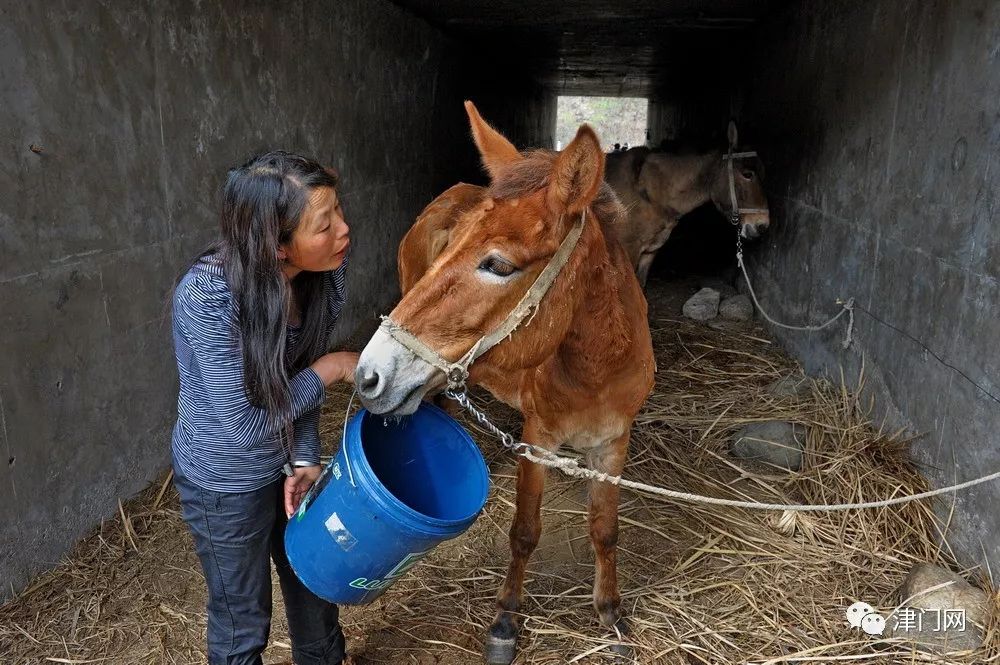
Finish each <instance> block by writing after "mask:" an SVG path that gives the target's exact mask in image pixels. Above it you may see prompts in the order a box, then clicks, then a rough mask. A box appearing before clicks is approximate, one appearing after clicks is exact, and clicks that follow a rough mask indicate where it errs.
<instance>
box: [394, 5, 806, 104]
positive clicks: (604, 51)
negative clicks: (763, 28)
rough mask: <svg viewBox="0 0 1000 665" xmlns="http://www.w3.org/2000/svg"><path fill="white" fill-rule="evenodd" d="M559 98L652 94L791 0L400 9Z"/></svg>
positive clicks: (729, 48) (707, 61) (706, 63)
mask: <svg viewBox="0 0 1000 665" xmlns="http://www.w3.org/2000/svg"><path fill="white" fill-rule="evenodd" d="M394 1H395V2H396V4H398V5H400V6H402V7H404V8H405V9H407V10H409V11H411V12H413V13H414V14H417V15H418V16H421V17H423V18H425V19H426V20H428V21H429V22H430V23H432V24H434V25H436V26H438V27H439V28H441V29H442V30H443V31H444V32H446V33H447V34H449V35H450V36H452V37H453V38H455V39H457V40H460V41H462V42H465V43H466V44H467V45H469V46H471V47H472V48H474V49H476V50H479V51H480V52H481V53H482V54H483V56H484V57H486V58H488V59H490V60H494V61H499V60H503V61H504V62H508V63H510V65H511V66H518V67H523V68H526V69H528V70H529V71H531V72H532V74H533V75H534V76H535V78H537V79H538V81H539V82H540V83H542V84H544V85H546V86H549V87H551V88H553V89H555V90H556V91H557V92H558V93H560V94H592V95H612V96H614V95H618V96H633V95H634V96H649V95H651V94H653V95H655V94H656V92H657V90H658V89H662V88H665V87H667V86H669V85H670V84H671V83H672V82H673V81H675V80H676V79H677V78H684V77H685V76H686V73H687V72H689V71H690V70H691V69H692V68H699V67H701V68H702V69H705V68H706V67H707V68H711V67H712V66H713V65H712V64H711V63H714V62H717V61H718V60H719V58H721V57H725V56H724V54H727V53H730V54H731V53H734V52H736V51H737V50H738V45H739V43H740V41H741V39H742V38H743V37H745V36H746V35H747V34H748V32H749V31H750V30H751V29H752V28H753V25H754V23H755V22H756V21H758V20H760V19H761V18H762V17H764V16H766V15H767V14H769V13H770V12H772V11H774V10H775V9H776V8H777V7H778V6H780V5H783V4H785V2H786V0H394Z"/></svg>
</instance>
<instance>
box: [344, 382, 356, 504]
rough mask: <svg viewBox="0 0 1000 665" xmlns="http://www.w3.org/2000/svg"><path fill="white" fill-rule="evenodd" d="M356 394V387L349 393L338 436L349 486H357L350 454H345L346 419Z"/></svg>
mask: <svg viewBox="0 0 1000 665" xmlns="http://www.w3.org/2000/svg"><path fill="white" fill-rule="evenodd" d="M357 394H358V389H357V387H355V388H354V392H352V393H351V399H350V400H348V402H347V412H346V413H344V433H343V434H342V435H341V437H340V447H341V448H344V449H345V450H344V464H345V465H346V466H347V478H348V479H349V480H350V481H351V487H357V484H356V483H355V482H354V471H353V470H352V469H351V456H350V455H348V454H347V450H346V448H347V419H348V417H349V416H350V415H351V406H353V405H354V396H355V395H357Z"/></svg>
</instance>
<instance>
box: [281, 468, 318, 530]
mask: <svg viewBox="0 0 1000 665" xmlns="http://www.w3.org/2000/svg"><path fill="white" fill-rule="evenodd" d="M322 471H323V469H322V468H321V467H320V465H319V464H316V465H313V466H297V467H295V468H294V469H293V474H294V475H292V476H289V477H288V478H285V514H286V515H287V516H288V518H289V519H291V518H292V515H294V514H295V511H296V510H298V509H299V504H301V503H302V497H304V496H305V495H306V492H308V491H309V488H310V487H312V486H313V483H315V482H316V480H317V479H318V478H319V474H320V473H321V472H322Z"/></svg>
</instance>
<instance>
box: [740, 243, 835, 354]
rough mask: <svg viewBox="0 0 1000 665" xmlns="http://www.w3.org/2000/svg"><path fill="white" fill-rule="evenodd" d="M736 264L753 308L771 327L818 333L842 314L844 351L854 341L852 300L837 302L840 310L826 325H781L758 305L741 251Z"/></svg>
mask: <svg viewBox="0 0 1000 665" xmlns="http://www.w3.org/2000/svg"><path fill="white" fill-rule="evenodd" d="M736 263H737V264H738V265H739V267H740V271H741V272H742V273H743V279H744V280H746V283H747V289H748V290H749V291H750V298H751V299H752V300H753V304H754V306H755V307H756V308H757V311H758V312H760V314H761V316H763V317H764V318H765V319H767V321H768V322H769V323H771V324H772V325H775V326H778V327H779V328H785V329H786V330H801V331H804V332H818V331H820V330H823V329H825V328H829V327H830V326H832V325H833V324H834V323H836V322H837V321H838V320H839V319H840V317H842V316H843V315H844V314H847V315H848V321H847V334H846V336H845V337H844V342H843V347H844V348H845V349H846V348H848V347H849V346H850V345H851V342H853V341H854V298H848V299H847V302H843V303H842V301H840V300H838V301H837V302H838V303H842V306H841V310H840V311H839V312H838V313H837V314H836V315H835V316H834V317H833V318H832V319H830V320H828V321H827V322H826V323H823V324H820V325H817V326H793V325H789V324H787V323H782V322H780V321H776V320H775V319H774V318H772V317H771V315H770V314H768V313H767V311H765V310H764V308H763V307H762V306H761V304H760V301H759V300H758V299H757V293H756V292H755V291H754V290H753V284H751V283H750V275H749V274H748V273H747V267H746V264H745V263H744V262H743V252H742V251H737V252H736Z"/></svg>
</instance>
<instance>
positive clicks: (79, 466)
mask: <svg viewBox="0 0 1000 665" xmlns="http://www.w3.org/2000/svg"><path fill="white" fill-rule="evenodd" d="M448 48H450V47H449V46H448V42H447V40H446V39H445V37H444V36H443V35H442V34H441V33H440V32H439V31H437V30H436V29H433V28H431V27H429V26H428V25H427V24H426V23H424V22H423V21H421V20H419V19H416V18H415V17H413V16H411V15H409V14H407V13H405V12H404V11H403V10H401V9H399V8H397V7H395V6H394V5H391V4H389V3H388V2H383V1H381V0H351V1H344V2H329V3H313V2H307V1H305V0H296V1H293V2H252V3H237V2H222V3H216V2H210V3H203V2H195V1H193V0H192V1H190V2H186V1H183V0H173V1H171V2H139V3H133V2H125V1H124V0H122V1H112V2H103V3H96V2H86V3H75V2H46V3H14V2H2V3H0V62H2V63H3V67H0V149H2V150H3V158H2V159H0V257H2V261H0V321H2V325H0V349H2V353H0V439H2V440H0V450H2V451H3V452H4V455H3V458H2V461H3V463H2V464H0V474H2V476H3V477H2V478H0V561H3V564H4V565H3V566H0V598H2V597H4V596H5V594H9V592H10V589H11V587H12V586H13V587H14V589H17V588H20V587H21V586H23V585H24V584H25V582H26V581H27V580H28V579H29V578H30V576H31V575H33V574H35V573H37V572H39V571H40V570H43V569H45V568H47V567H49V566H51V565H52V564H53V563H54V562H56V561H57V560H58V559H59V557H60V556H61V555H62V554H63V553H64V552H66V551H67V550H68V548H69V547H70V546H71V545H72V543H73V542H75V540H76V539H77V538H79V537H80V536H82V535H84V534H85V533H86V532H87V531H88V530H89V529H90V528H92V527H93V526H94V525H96V524H97V523H98V522H99V521H100V520H101V519H103V518H107V517H110V516H112V515H113V514H114V513H115V510H116V501H117V499H118V498H119V497H123V498H127V497H129V496H130V495H132V494H134V493H135V492H136V491H138V490H140V489H142V488H143V487H144V486H145V485H146V484H147V483H148V482H149V481H150V480H151V479H152V478H154V477H155V475H156V474H157V473H158V472H160V471H161V470H162V469H164V468H165V466H166V464H167V462H168V455H169V441H170V430H171V428H172V426H173V421H174V417H175V400H176V371H175V366H174V359H173V350H172V344H171V340H170V331H169V320H168V321H167V322H166V323H165V324H161V319H160V315H161V308H162V304H163V301H164V296H165V294H166V292H167V289H168V287H169V286H170V284H171V283H172V279H173V278H174V276H175V275H176V274H177V273H178V271H180V270H182V269H183V268H184V266H185V265H186V261H188V260H189V259H190V257H191V256H192V255H194V254H195V253H196V251H197V250H198V249H200V248H201V247H202V246H203V245H204V244H205V243H206V242H207V241H208V240H209V239H210V238H211V237H213V235H214V233H215V229H216V227H217V220H216V215H217V202H218V190H219V188H220V186H221V184H222V180H223V178H224V175H225V171H226V169H227V168H228V167H229V166H231V165H234V164H237V163H240V162H241V161H243V160H244V159H245V158H246V157H247V156H248V155H249V154H251V153H252V152H254V151H256V150H259V149H266V148H274V147H282V148H285V149H289V150H294V151H301V152H305V153H308V154H311V155H314V156H316V157H317V158H318V159H320V160H321V161H325V162H328V163H332V164H333V165H335V166H336V167H338V168H339V169H340V171H341V174H342V179H343V185H342V196H343V200H344V201H345V210H346V213H347V217H348V221H349V223H350V224H351V226H352V228H353V237H354V248H353V252H354V254H353V259H352V260H353V269H352V275H353V277H352V278H351V279H350V282H349V289H350V297H349V303H348V307H347V309H346V310H345V312H344V314H343V318H342V319H341V322H340V325H339V331H338V335H337V337H338V339H339V340H340V341H343V340H345V339H348V338H353V341H354V342H358V341H361V340H362V339H363V338H364V336H365V333H366V331H368V332H370V330H371V329H372V328H373V326H374V325H375V323H376V319H375V315H377V314H379V313H383V312H386V311H388V310H389V309H390V308H391V306H392V304H393V302H394V301H395V299H396V298H397V295H398V286H397V282H396V266H395V248H396V246H397V244H398V240H399V238H400V237H401V236H402V234H403V232H405V230H406V228H408V227H409V225H410V224H411V223H412V220H413V219H414V217H415V215H416V214H417V212H419V210H420V209H421V208H422V207H423V206H424V205H425V204H426V203H427V202H428V201H429V200H430V199H431V198H432V196H433V195H435V194H436V193H438V191H439V189H440V188H441V185H440V183H441V180H442V178H441V177H439V176H438V175H437V174H436V171H435V169H439V168H444V167H443V166H442V165H441V164H439V163H437V162H436V160H435V157H434V155H435V154H436V150H438V149H439V148H441V147H442V145H441V142H442V141H445V142H447V141H457V140H458V138H461V140H462V146H458V147H451V146H449V147H447V150H449V151H454V152H456V153H461V152H462V151H463V150H465V151H467V152H468V151H470V150H471V142H470V141H468V140H467V132H468V130H467V124H465V121H464V118H463V119H462V124H461V125H460V129H458V130H454V131H455V133H454V134H450V135H443V136H440V137H439V136H437V134H436V132H437V131H440V130H441V127H442V126H443V125H442V124H441V123H440V122H439V121H440V118H441V117H445V116H447V115H449V114H459V117H460V118H461V115H460V114H461V113H462V110H461V105H460V103H459V102H460V100H461V98H462V97H463V95H464V93H465V82H464V81H462V80H461V79H456V78H455V74H454V73H453V71H452V70H451V69H450V68H448V67H442V66H441V63H442V62H444V61H445V58H446V54H447V53H448ZM448 57H449V58H452V59H454V56H448ZM514 83H515V84H516V83H517V82H516V81H515V82H514ZM477 89H478V88H477ZM439 90H443V91H446V93H447V94H444V95H443V96H442V98H441V101H440V102H439V101H438V97H437V95H438V91H439ZM504 94H506V95H507V96H506V101H507V103H508V104H509V105H511V106H513V107H517V106H518V104H519V103H520V102H521V101H522V100H524V102H525V104H526V105H528V106H530V107H531V108H532V109H533V111H532V113H539V114H541V115H542V116H544V113H545V112H546V107H545V102H544V96H541V95H540V94H539V92H538V91H537V90H535V89H534V88H531V87H530V86H529V85H528V84H527V83H525V82H523V81H522V82H521V87H520V88H518V87H517V85H514V86H513V87H511V88H508V89H506V90H505V91H504ZM501 98H502V96H501V94H500V93H497V96H496V99H497V100H499V99H501ZM445 102H447V103H448V107H447V108H445V107H443V106H441V104H444V103H445ZM455 104H457V110H453V108H452V106H453V105H455ZM552 106H553V109H554V100H553V103H552ZM552 113H553V114H554V110H553V112H552ZM546 122H548V120H547V119H545V120H543V121H542V123H543V124H544V123H546ZM551 125H552V128H553V129H554V125H555V121H554V115H553V118H552V121H551ZM540 129H541V127H534V128H526V129H521V130H517V131H523V132H524V133H530V132H532V131H534V132H537V131H540ZM529 130H530V131H529ZM513 138H515V139H516V140H520V139H521V138H523V137H513ZM528 138H531V137H528ZM32 144H34V145H36V146H39V147H40V152H38V153H36V152H32V151H31V150H30V149H29V145H32ZM463 146H464V147H463Z"/></svg>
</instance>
